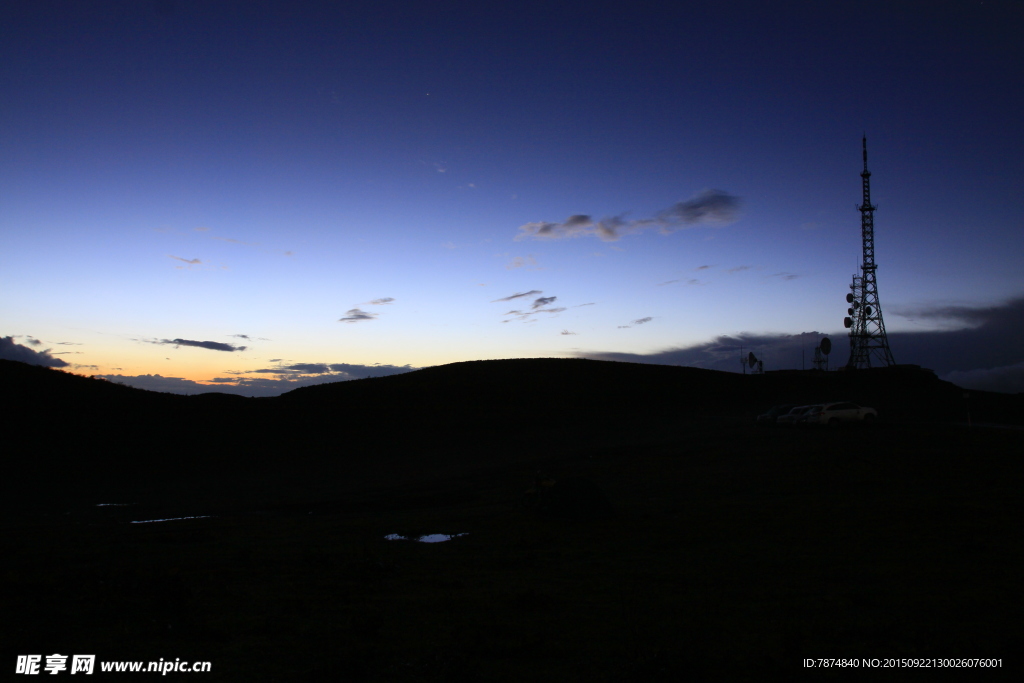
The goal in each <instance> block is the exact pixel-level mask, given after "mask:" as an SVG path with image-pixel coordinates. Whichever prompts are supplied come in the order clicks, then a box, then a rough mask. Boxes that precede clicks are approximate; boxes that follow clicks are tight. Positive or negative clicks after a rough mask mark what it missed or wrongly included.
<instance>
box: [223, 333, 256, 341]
mask: <svg viewBox="0 0 1024 683" xmlns="http://www.w3.org/2000/svg"><path fill="white" fill-rule="evenodd" d="M228 336H229V337H235V338H237V339H248V340H249V341H252V337H250V336H249V335H247V334H229V335H228Z"/></svg>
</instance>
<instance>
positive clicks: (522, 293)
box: [491, 289, 543, 304]
mask: <svg viewBox="0 0 1024 683" xmlns="http://www.w3.org/2000/svg"><path fill="white" fill-rule="evenodd" d="M534 294H543V292H542V291H541V290H539V289H531V290H530V291H529V292H520V293H519V294H513V295H511V296H506V297H502V298H500V299H495V300H494V301H492V302H491V303H492V304H494V303H497V302H499V301H512V299H518V298H520V297H524V296H533V295H534Z"/></svg>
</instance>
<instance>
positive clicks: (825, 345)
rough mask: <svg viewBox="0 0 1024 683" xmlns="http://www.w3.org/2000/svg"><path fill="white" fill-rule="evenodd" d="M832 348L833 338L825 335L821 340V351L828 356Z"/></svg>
mask: <svg viewBox="0 0 1024 683" xmlns="http://www.w3.org/2000/svg"><path fill="white" fill-rule="evenodd" d="M831 350H832V340H831V339H829V338H828V337H824V338H823V339H822V340H821V352H822V353H823V354H825V355H826V356H827V355H828V352H829V351H831Z"/></svg>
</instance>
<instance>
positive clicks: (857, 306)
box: [853, 301, 860, 310]
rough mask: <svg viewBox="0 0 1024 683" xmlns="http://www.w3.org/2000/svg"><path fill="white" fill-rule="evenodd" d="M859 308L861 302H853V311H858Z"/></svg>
mask: <svg viewBox="0 0 1024 683" xmlns="http://www.w3.org/2000/svg"><path fill="white" fill-rule="evenodd" d="M858 308H860V302H859V301H854V302H853V310H857V309H858Z"/></svg>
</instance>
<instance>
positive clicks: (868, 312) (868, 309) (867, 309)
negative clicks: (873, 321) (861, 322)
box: [864, 306, 871, 317]
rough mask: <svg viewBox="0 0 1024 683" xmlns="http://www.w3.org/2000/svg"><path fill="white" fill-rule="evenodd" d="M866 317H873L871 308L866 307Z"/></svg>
mask: <svg viewBox="0 0 1024 683" xmlns="http://www.w3.org/2000/svg"><path fill="white" fill-rule="evenodd" d="M864 315H866V316H869V317H870V316H871V307H870V306H865V307H864Z"/></svg>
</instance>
